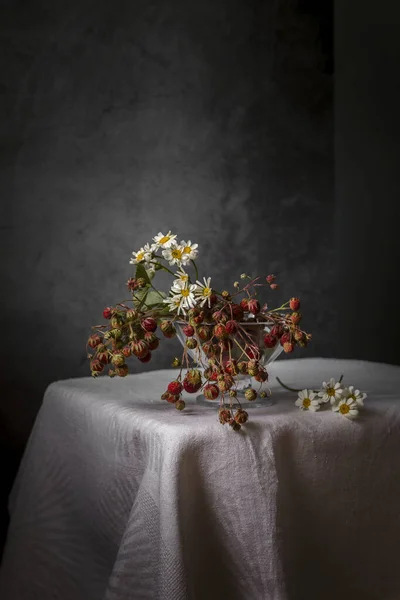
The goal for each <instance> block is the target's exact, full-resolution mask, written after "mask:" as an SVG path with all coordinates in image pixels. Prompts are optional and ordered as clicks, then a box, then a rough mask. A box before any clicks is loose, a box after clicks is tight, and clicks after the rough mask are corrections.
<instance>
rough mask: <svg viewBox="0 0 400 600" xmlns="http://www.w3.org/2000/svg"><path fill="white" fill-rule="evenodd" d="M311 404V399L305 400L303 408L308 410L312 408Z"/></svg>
mask: <svg viewBox="0 0 400 600" xmlns="http://www.w3.org/2000/svg"><path fill="white" fill-rule="evenodd" d="M310 404H311V400H310V398H304V399H303V406H304V408H308V407H309V406H310Z"/></svg>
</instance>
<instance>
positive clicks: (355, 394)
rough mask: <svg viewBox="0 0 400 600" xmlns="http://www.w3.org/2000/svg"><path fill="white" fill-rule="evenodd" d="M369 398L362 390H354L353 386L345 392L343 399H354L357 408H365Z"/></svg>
mask: <svg viewBox="0 0 400 600" xmlns="http://www.w3.org/2000/svg"><path fill="white" fill-rule="evenodd" d="M366 397H367V394H365V393H364V392H360V390H356V389H354V386H353V385H350V386H349V387H348V388H345V389H344V390H343V398H345V399H346V400H347V399H352V400H353V402H355V403H356V404H357V406H364V400H365V398H366Z"/></svg>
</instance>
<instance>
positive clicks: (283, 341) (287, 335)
mask: <svg viewBox="0 0 400 600" xmlns="http://www.w3.org/2000/svg"><path fill="white" fill-rule="evenodd" d="M279 341H280V343H281V346H283V345H284V344H286V343H287V342H290V333H283V334H282V336H281V339H280V340H279Z"/></svg>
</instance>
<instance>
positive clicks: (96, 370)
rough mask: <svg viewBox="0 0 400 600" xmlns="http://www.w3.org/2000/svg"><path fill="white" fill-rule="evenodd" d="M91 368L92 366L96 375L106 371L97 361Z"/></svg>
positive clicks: (93, 361)
mask: <svg viewBox="0 0 400 600" xmlns="http://www.w3.org/2000/svg"><path fill="white" fill-rule="evenodd" d="M90 366H91V369H92V371H94V372H95V373H101V372H102V370H103V369H104V364H103V363H102V362H100V361H99V360H97V359H95V360H92V362H91V365H90Z"/></svg>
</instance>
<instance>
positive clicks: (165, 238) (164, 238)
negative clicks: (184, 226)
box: [153, 231, 176, 248]
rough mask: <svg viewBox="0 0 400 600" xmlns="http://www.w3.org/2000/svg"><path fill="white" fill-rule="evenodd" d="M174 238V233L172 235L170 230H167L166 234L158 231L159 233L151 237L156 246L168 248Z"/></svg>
mask: <svg viewBox="0 0 400 600" xmlns="http://www.w3.org/2000/svg"><path fill="white" fill-rule="evenodd" d="M175 238H176V235H172V234H171V232H170V231H168V233H167V234H164V233H161V231H160V233H158V234H157V235H156V236H154V237H153V240H154V242H155V246H156V247H157V248H169V247H170V246H171V244H172V243H173V242H174V240H175Z"/></svg>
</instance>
